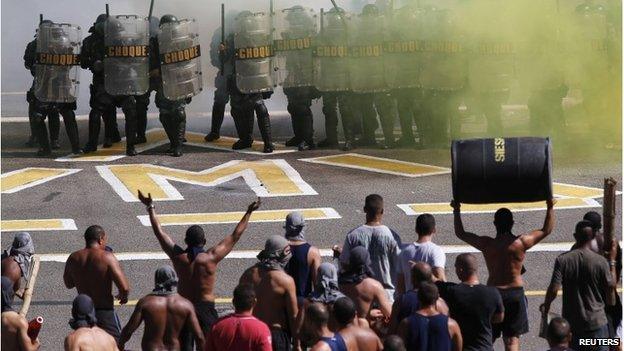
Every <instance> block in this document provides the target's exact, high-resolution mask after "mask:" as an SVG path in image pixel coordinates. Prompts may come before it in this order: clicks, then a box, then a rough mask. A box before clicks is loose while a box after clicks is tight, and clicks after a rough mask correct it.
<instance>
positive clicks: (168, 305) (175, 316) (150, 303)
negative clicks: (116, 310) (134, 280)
mask: <svg viewBox="0 0 624 351" xmlns="http://www.w3.org/2000/svg"><path fill="white" fill-rule="evenodd" d="M177 286H178V276H177V275H176V273H175V271H174V270H173V268H172V267H170V266H163V267H160V268H158V269H157V270H156V273H155V274H154V290H152V293H151V294H149V295H147V296H145V297H143V298H142V299H140V300H139V302H138V303H137V305H136V307H135V308H134V312H133V313H132V316H130V320H129V321H128V324H126V326H125V327H124V328H123V330H122V331H121V338H120V340H119V347H120V348H121V349H122V350H125V345H126V342H128V340H130V337H132V333H134V331H135V330H136V329H137V328H138V327H139V326H140V325H141V322H144V323H145V330H144V332H143V339H142V340H141V347H142V349H143V350H165V349H166V350H180V349H181V347H182V346H183V344H182V340H181V339H180V336H181V334H182V331H183V329H184V328H185V327H186V328H187V329H189V330H191V331H192V333H193V336H194V337H195V344H196V345H197V346H198V349H200V350H201V349H203V348H204V333H203V332H202V330H201V327H200V326H199V322H198V321H197V317H196V316H195V309H194V308H193V304H192V303H191V302H190V301H189V300H187V299H185V298H184V297H182V296H180V295H179V294H178V293H177Z"/></svg>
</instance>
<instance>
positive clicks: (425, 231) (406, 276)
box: [397, 213, 446, 293]
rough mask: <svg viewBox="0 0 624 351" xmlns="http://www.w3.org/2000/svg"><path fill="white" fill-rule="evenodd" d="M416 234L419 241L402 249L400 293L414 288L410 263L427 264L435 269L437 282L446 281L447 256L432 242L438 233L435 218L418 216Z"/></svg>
mask: <svg viewBox="0 0 624 351" xmlns="http://www.w3.org/2000/svg"><path fill="white" fill-rule="evenodd" d="M416 233H417V234H418V240H416V242H414V243H412V244H409V245H405V246H403V248H402V249H401V264H400V266H399V269H400V273H401V274H399V276H398V282H397V285H398V286H397V289H398V291H399V292H400V293H404V292H405V291H408V290H412V289H413V288H414V287H413V284H412V280H411V267H412V265H411V263H410V262H420V261H422V262H426V263H427V264H429V265H430V266H431V268H432V269H433V275H434V276H435V277H436V279H437V280H442V281H445V280H446V275H445V274H444V267H445V265H446V256H445V255H444V251H442V248H441V247H440V246H438V245H436V244H434V243H433V241H432V237H433V235H434V234H435V233H436V222H435V218H434V217H433V216H432V215H430V214H428V213H425V214H421V215H420V216H418V217H417V218H416Z"/></svg>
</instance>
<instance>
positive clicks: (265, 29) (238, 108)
mask: <svg viewBox="0 0 624 351" xmlns="http://www.w3.org/2000/svg"><path fill="white" fill-rule="evenodd" d="M235 23H236V25H235V27H236V29H235V35H232V36H230V37H229V38H228V43H226V45H225V49H226V54H225V55H223V57H224V58H223V59H224V60H225V62H227V61H228V60H232V61H234V72H233V74H232V75H231V76H230V78H229V81H228V89H229V90H230V101H231V102H230V105H231V108H232V110H231V113H232V117H233V118H234V124H235V126H236V131H237V132H238V138H239V140H238V141H236V142H235V143H234V145H232V149H234V150H241V149H246V148H249V147H251V145H252V143H253V136H252V133H253V122H254V112H255V114H256V117H257V119H258V128H259V129H260V134H261V135H262V141H263V143H264V149H263V152H264V153H272V152H273V150H274V146H273V142H272V138H271V121H270V119H269V111H268V110H267V108H266V106H265V105H264V101H263V100H264V99H268V98H269V97H270V96H271V95H272V94H273V86H274V79H273V71H272V66H273V65H272V63H271V62H272V56H273V52H272V40H271V33H270V24H269V23H270V20H269V16H267V15H266V14H265V13H256V14H253V13H251V12H250V11H242V12H241V13H239V14H238V16H237V17H236V19H235ZM229 48H231V49H229Z"/></svg>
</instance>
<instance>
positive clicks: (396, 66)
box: [384, 6, 421, 89]
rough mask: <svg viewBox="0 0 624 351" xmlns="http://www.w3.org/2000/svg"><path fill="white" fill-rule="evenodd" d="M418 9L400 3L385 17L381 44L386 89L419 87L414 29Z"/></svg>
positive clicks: (418, 22) (417, 21)
mask: <svg viewBox="0 0 624 351" xmlns="http://www.w3.org/2000/svg"><path fill="white" fill-rule="evenodd" d="M419 12H420V9H417V8H415V7H411V6H404V7H402V8H400V9H398V10H395V11H394V13H393V16H392V18H390V19H388V25H387V36H386V40H385V43H384V64H385V71H386V77H387V78H386V79H387V82H388V85H389V86H390V88H393V89H400V88H414V87H418V86H419V81H418V80H419V75H420V65H419V61H418V60H419V55H418V48H419V43H418V32H420V31H421V28H420V26H419V25H420V20H421V18H420V15H419Z"/></svg>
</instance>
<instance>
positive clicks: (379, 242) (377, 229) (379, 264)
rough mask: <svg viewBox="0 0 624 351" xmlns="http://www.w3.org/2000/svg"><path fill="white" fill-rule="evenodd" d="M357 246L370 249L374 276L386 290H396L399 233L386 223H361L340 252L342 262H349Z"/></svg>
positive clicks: (399, 248)
mask: <svg viewBox="0 0 624 351" xmlns="http://www.w3.org/2000/svg"><path fill="white" fill-rule="evenodd" d="M356 246H364V247H365V248H366V249H368V252H369V254H370V259H371V267H370V268H371V271H372V272H373V278H375V279H376V280H378V281H379V282H380V283H381V284H383V286H384V288H385V289H386V290H394V289H395V287H396V278H397V276H398V274H399V255H400V254H401V238H400V237H399V235H398V234H396V233H395V232H393V231H392V230H390V228H388V227H386V226H385V225H379V226H370V225H366V224H364V225H361V226H359V227H357V228H355V229H353V230H352V231H350V232H349V234H347V237H346V239H345V242H344V246H343V247H342V253H341V254H340V263H342V264H349V254H350V251H351V248H353V247H356Z"/></svg>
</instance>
